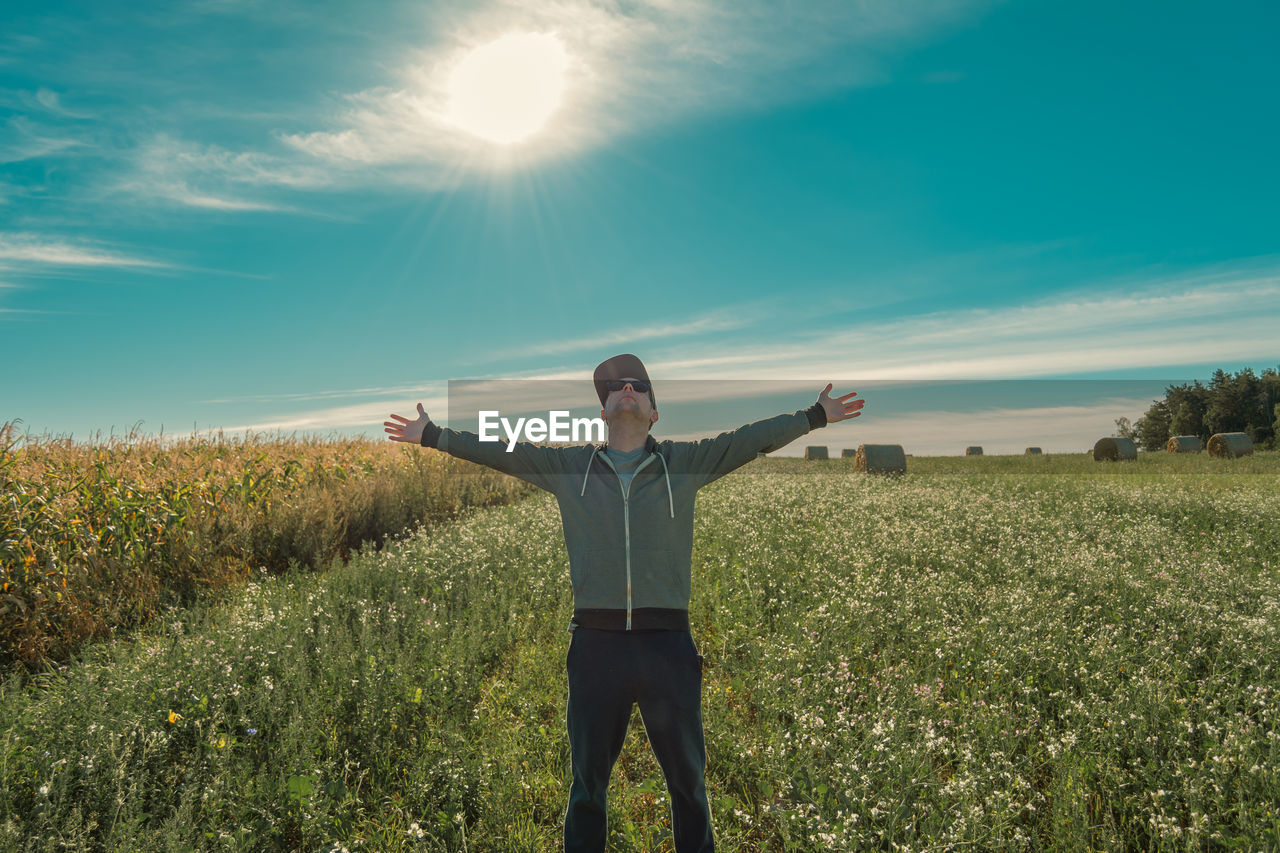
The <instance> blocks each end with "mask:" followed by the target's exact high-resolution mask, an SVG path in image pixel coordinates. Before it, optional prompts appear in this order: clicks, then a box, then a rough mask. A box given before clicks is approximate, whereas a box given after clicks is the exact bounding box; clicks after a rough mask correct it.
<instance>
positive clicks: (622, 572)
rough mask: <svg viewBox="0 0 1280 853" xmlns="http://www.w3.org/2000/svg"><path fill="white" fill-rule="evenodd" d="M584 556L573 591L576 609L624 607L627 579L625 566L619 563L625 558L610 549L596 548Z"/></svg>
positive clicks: (625, 604) (625, 603)
mask: <svg viewBox="0 0 1280 853" xmlns="http://www.w3.org/2000/svg"><path fill="white" fill-rule="evenodd" d="M618 551H621V549H618ZM583 557H584V562H585V565H584V566H583V567H582V576H581V578H580V579H579V585H578V586H576V587H574V590H573V596H574V604H575V606H577V607H612V608H621V607H626V606H627V576H626V566H625V565H624V564H623V563H622V559H623V558H625V555H623V554H620V553H618V552H617V551H614V550H612V549H603V548H598V549H594V550H591V551H587V552H586V553H585V554H584V555H583ZM619 566H621V568H619Z"/></svg>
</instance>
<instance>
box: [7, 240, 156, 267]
mask: <svg viewBox="0 0 1280 853" xmlns="http://www.w3.org/2000/svg"><path fill="white" fill-rule="evenodd" d="M15 266H18V267H21V268H24V269H29V268H31V267H32V266H60V267H61V266H69V267H135V268H137V267H144V268H157V269H159V268H166V267H169V266H170V265H169V264H167V263H164V262H161V261H155V260H150V259H148V258H140V257H135V256H132V255H126V254H122V253H120V252H118V251H115V250H112V249H104V248H101V247H98V246H94V245H90V244H83V245H75V244H72V243H67V242H65V241H63V240H59V239H51V238H48V237H43V236H40V235H38V234H25V233H8V234H6V233H4V232H0V269H3V268H13V267H15Z"/></svg>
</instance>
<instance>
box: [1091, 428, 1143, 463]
mask: <svg viewBox="0 0 1280 853" xmlns="http://www.w3.org/2000/svg"><path fill="white" fill-rule="evenodd" d="M1137 458H1138V445H1136V444H1134V443H1133V439H1132V438H1125V437H1124V436H1121V435H1111V436H1107V437H1106V438H1100V439H1098V443H1097V444H1095V445H1094V446H1093V461H1095V462H1115V461H1116V460H1119V459H1137Z"/></svg>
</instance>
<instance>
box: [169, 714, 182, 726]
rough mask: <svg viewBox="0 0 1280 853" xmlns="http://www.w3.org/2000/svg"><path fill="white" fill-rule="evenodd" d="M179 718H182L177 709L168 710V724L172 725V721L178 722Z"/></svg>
mask: <svg viewBox="0 0 1280 853" xmlns="http://www.w3.org/2000/svg"><path fill="white" fill-rule="evenodd" d="M181 719H182V715H181V714H179V713H178V712H177V711H170V712H169V725H173V724H174V723H176V722H178V720H181Z"/></svg>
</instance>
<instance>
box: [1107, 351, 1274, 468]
mask: <svg viewBox="0 0 1280 853" xmlns="http://www.w3.org/2000/svg"><path fill="white" fill-rule="evenodd" d="M1116 429H1117V431H1118V433H1119V434H1120V435H1123V436H1126V437H1128V438H1131V439H1133V440H1134V442H1136V443H1137V444H1138V445H1139V446H1140V447H1142V448H1143V449H1144V450H1163V449H1164V448H1165V445H1166V444H1167V443H1168V441H1169V438H1170V437H1171V436H1175V435H1194V436H1198V437H1199V438H1200V440H1201V441H1202V442H1207V441H1208V440H1209V436H1211V435H1213V434H1214V433H1219V432H1243V433H1248V435H1249V438H1251V439H1253V443H1254V446H1256V447H1261V448H1264V449H1274V448H1275V447H1277V446H1280V440H1278V439H1277V436H1278V435H1280V370H1278V369H1276V368H1270V367H1269V368H1267V369H1266V370H1264V371H1262V373H1261V374H1256V373H1254V372H1253V370H1252V369H1250V368H1247V367H1246V368H1245V369H1244V370H1241V371H1240V372H1239V373H1236V374H1234V375H1233V374H1230V373H1227V372H1225V371H1223V370H1215V371H1214V373H1213V378H1212V379H1210V380H1209V384H1207V385H1205V384H1202V383H1201V382H1200V380H1198V379H1197V380H1195V381H1194V382H1192V383H1190V384H1184V385H1170V386H1169V388H1168V389H1167V390H1166V391H1165V395H1164V399H1162V400H1154V401H1152V403H1151V407H1150V408H1148V409H1147V412H1146V414H1144V415H1143V416H1142V417H1140V418H1138V420H1137V421H1135V422H1133V423H1130V422H1129V419H1128V418H1120V419H1119V420H1117V421H1116Z"/></svg>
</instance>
